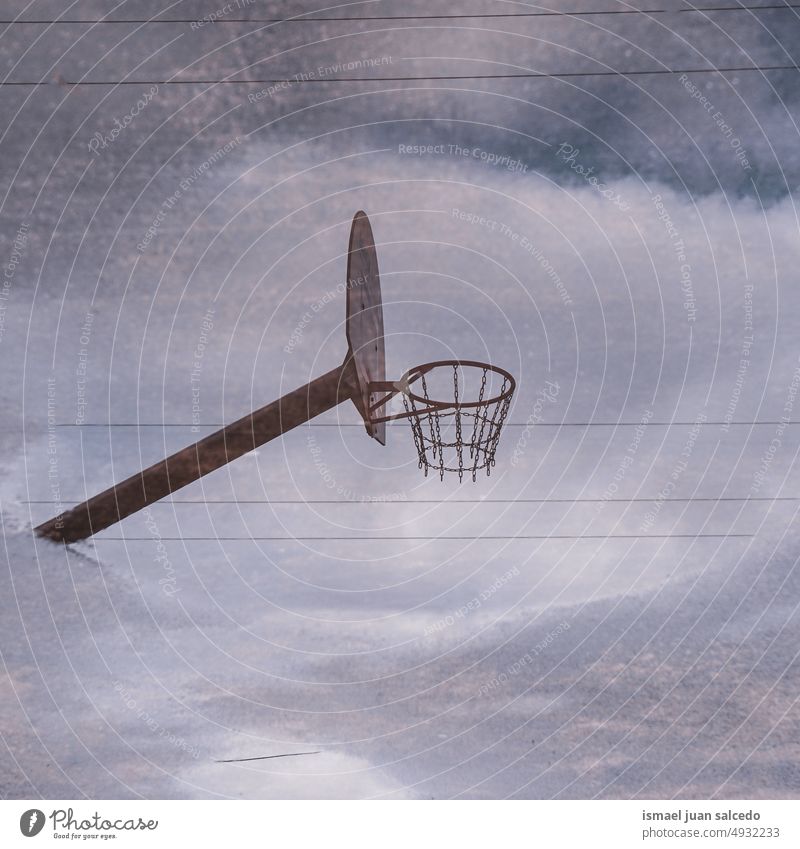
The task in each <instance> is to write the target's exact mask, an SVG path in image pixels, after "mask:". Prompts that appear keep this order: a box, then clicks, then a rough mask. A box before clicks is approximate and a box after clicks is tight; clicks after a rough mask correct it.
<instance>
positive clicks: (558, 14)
mask: <svg viewBox="0 0 800 849" xmlns="http://www.w3.org/2000/svg"><path fill="white" fill-rule="evenodd" d="M792 9H800V6H797V5H792V4H787V3H775V4H771V5H765V6H709V7H708V8H705V9H704V8H691V9H593V10H589V11H585V12H563V11H557V10H554V9H549V10H546V11H540V12H483V13H477V14H472V15H470V14H457V15H364V16H348V17H319V18H300V17H294V18H230V17H219V18H209V17H207V18H157V19H153V18H117V19H115V20H110V19H107V18H103V19H97V18H96V19H79V18H59V19H58V20H42V19H38V20H19V19H16V20H0V24H91V25H96V24H198V25H199V26H207V25H209V24H247V23H254V24H255V23H263V24H313V23H317V22H327V23H330V22H335V21H348V22H358V21H447V20H485V19H491V18H584V17H590V16H594V17H597V16H602V15H615V16H618V15H668V14H674V13H678V14H686V13H689V14H707V13H709V12H761V11H784V10H792Z"/></svg>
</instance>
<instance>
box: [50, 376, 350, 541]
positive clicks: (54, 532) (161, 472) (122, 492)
mask: <svg viewBox="0 0 800 849" xmlns="http://www.w3.org/2000/svg"><path fill="white" fill-rule="evenodd" d="M355 391H356V388H355V385H354V383H353V376H352V361H350V360H348V361H345V364H344V365H342V366H339V368H335V369H333V370H332V371H329V372H328V373H327V374H324V375H322V377H318V378H317V379H316V380H312V381H311V382H310V383H307V384H306V385H305V386H301V387H300V388H299V389H295V390H294V392H290V393H289V394H288V395H284V396H283V397H282V398H280V399H279V400H277V401H273V402H272V403H271V404H267V406H266V407H262V408H261V409H260V410H256V411H255V412H254V413H250V414H249V415H247V416H245V417H244V418H241V419H239V421H237V422H234V423H233V424H231V425H228V426H227V427H224V428H222V430H218V431H217V432H216V433H212V434H211V435H210V436H207V437H205V439H201V440H200V441H199V442H196V443H195V444H194V445H189V446H188V447H186V448H184V449H182V450H181V451H178V452H177V453H176V454H173V455H172V456H170V457H167V459H166V460H161V461H160V462H158V463H156V464H155V465H153V466H150V467H149V468H147V469H145V470H144V471H141V472H139V473H138V474H135V475H133V476H132V477H130V478H128V479H127V480H125V481H123V482H122V483H118V484H116V485H115V486H112V487H111V488H110V489H107V490H106V491H105V492H101V493H100V494H99V495H95V496H94V497H93V498H90V499H89V500H88V501H84V502H83V504H79V505H78V506H77V507H73V508H72V509H71V510H69V511H68V512H66V513H63V514H61V515H59V516H56V517H55V518H53V519H50V520H49V521H47V522H45V523H44V524H42V525H39V526H38V527H37V528H36V533H37V534H38V535H39V536H41V537H48V538H49V539H52V540H56V541H57V542H67V543H69V542H77V541H78V540H81V539H86V537H89V536H91V535H92V534H96V533H97V532H98V531H102V530H103V529H105V528H107V527H109V526H110V525H113V524H115V523H116V522H119V521H120V520H122V519H124V518H125V517H126V516H130V515H131V513H136V512H137V511H138V510H141V509H142V508H144V507H147V505H148V504H153V503H154V502H156V501H159V500H160V499H162V498H164V496H166V495H169V494H170V493H171V492H175V490H177V489H181V487H184V486H186V485H187V484H190V483H192V482H193V481H196V480H199V479H200V478H201V477H203V475H207V474H208V473H209V472H213V471H215V470H216V469H219V468H221V467H222V466H224V465H226V463H230V462H231V461H232V460H236V459H237V458H238V457H241V456H242V455H243V454H247V453H248V452H249V451H252V450H253V449H255V448H258V447H259V446H260V445H263V444H264V443H265V442H269V441H270V440H271V439H275V438H276V437H278V436H280V435H281V434H283V433H286V432H287V431H289V430H291V429H292V428H295V427H297V426H298V425H301V424H304V423H305V422H307V421H309V420H311V419H313V418H314V417H315V416H318V415H319V414H320V413H324V412H325V411H326V410H330V409H331V408H333V407H335V406H337V405H338V404H341V403H342V401H345V400H350V399H352V398H353V395H354V392H355Z"/></svg>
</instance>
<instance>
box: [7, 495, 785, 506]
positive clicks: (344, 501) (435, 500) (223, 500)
mask: <svg viewBox="0 0 800 849" xmlns="http://www.w3.org/2000/svg"><path fill="white" fill-rule="evenodd" d="M654 501H662V502H671V501H674V502H677V503H681V504H683V503H693V502H696V501H700V502H713V503H719V502H722V501H731V502H737V503H738V502H741V501H763V502H770V503H772V502H774V501H800V496H793V495H772V496H770V495H767V496H751V495H745V496H741V497H736V496H727V495H726V496H720V497H700V496H691V497H686V498H661V497H660V496H657V495H654V496H653V497H652V498H644V497H637V498H376V499H360V498H219V499H205V498H204V499H181V498H167V499H163V500H162V501H159V502H157V503H156V505H154V506H157V505H162V506H166V505H167V504H206V505H208V504H361V505H380V504H440V505H442V504H605V503H606V502H612V503H618V504H636V503H642V504H651V503H652V502H654ZM79 503H81V502H79V501H78V500H77V499H61V500H60V501H52V500H41V501H36V500H32V501H21V502H20V504H63V505H65V506H66V505H69V504H79Z"/></svg>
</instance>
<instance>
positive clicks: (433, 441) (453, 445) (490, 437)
mask: <svg viewBox="0 0 800 849" xmlns="http://www.w3.org/2000/svg"><path fill="white" fill-rule="evenodd" d="M412 384H417V386H418V389H417V391H412V389H411V385H412ZM515 388H516V381H515V380H514V378H513V377H512V376H511V374H509V372H507V371H506V370H505V369H502V368H499V367H498V366H492V365H489V364H487V363H480V362H476V361H475V360H438V361H436V362H433V363H425V364H424V365H421V366H416V367H415V368H412V369H409V370H408V371H407V372H406V373H405V374H404V375H403V376H402V377H401V378H400V380H398V381H397V382H395V383H386V382H380V383H371V384H370V391H371V392H379V391H382V390H383V391H385V392H386V393H387V394H386V395H385V396H384V397H382V398H381V399H379V401H377V402H376V403H375V404H373V405H372V407H370V421H372V422H373V423H376V424H377V423H382V422H387V421H392V420H394V419H403V418H407V419H409V420H410V422H411V433H412V434H413V436H414V445H415V446H416V449H417V454H418V455H419V467H420V469H423V471H424V472H425V475H426V476H427V474H428V471H429V470H430V469H435V470H436V471H438V472H439V478H440V479H442V480H443V479H444V473H445V472H456V473H457V474H458V479H459V481H460V480H462V479H463V477H464V472H465V471H466V472H468V473H469V474H470V475H471V476H472V480H473V481H474V480H475V479H476V476H477V474H478V471H479V470H480V469H486V474H487V475H489V474H491V471H492V466H494V464H495V451H496V450H497V443H498V441H499V440H500V432H501V430H502V428H503V423H504V422H505V420H506V416H507V415H508V408H509V406H510V405H511V396H512V395H513V394H514V389H515ZM398 393H399V394H400V395H402V397H403V405H404V406H405V412H404V413H396V414H394V415H390V416H381V415H378V413H379V412H380V410H381V408H385V405H386V402H387V401H388V400H389V399H390V398H391V397H393V396H394V395H395V394H398Z"/></svg>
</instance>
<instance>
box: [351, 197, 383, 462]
mask: <svg viewBox="0 0 800 849" xmlns="http://www.w3.org/2000/svg"><path fill="white" fill-rule="evenodd" d="M348 251H349V252H348V259H347V343H348V345H349V346H350V356H351V357H352V360H353V363H354V365H355V371H356V376H357V379H358V386H359V390H360V391H359V397H358V398H356V399H354V400H355V403H356V407H358V410H359V412H360V413H361V416H362V418H363V419H364V425H365V426H366V428H367V433H368V434H369V435H370V436H371V437H373V439H377V440H378V442H380V443H381V445H386V423H385V422H370V420H369V416H368V414H367V411H368V410H369V408H370V406H372V404H374V403H375V402H376V401H377V400H378V396H375V395H374V393H372V394H371V393H370V391H369V384H370V383H372V382H381V381H385V380H386V352H385V349H384V341H383V302H382V300H381V280H380V275H379V274H378V255H377V253H376V251H375V240H374V238H373V236H372V228H371V227H370V226H369V219H368V218H367V215H366V213H365V212H362V211H359V212H357V213H356V214H355V217H354V218H353V225H352V227H351V229H350V246H349V249H348ZM379 394H380V393H379Z"/></svg>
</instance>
